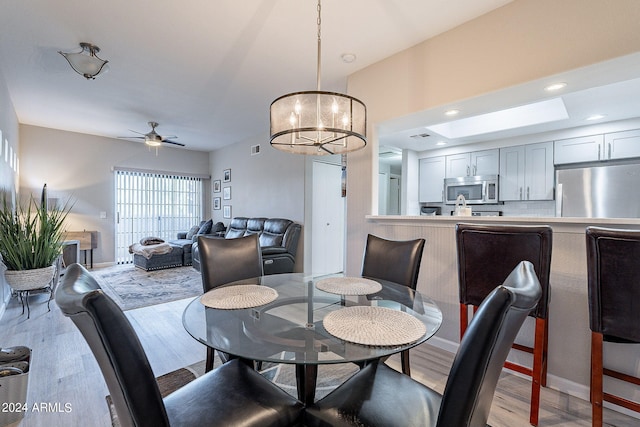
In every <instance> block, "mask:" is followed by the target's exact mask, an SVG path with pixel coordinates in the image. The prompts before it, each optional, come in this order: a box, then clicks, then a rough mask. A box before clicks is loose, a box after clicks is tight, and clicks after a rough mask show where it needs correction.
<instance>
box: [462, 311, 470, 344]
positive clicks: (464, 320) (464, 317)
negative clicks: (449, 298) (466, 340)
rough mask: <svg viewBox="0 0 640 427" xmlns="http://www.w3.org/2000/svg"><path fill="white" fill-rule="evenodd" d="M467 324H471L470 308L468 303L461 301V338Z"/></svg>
mask: <svg viewBox="0 0 640 427" xmlns="http://www.w3.org/2000/svg"><path fill="white" fill-rule="evenodd" d="M467 325H469V308H468V307H467V305H466V304H462V303H460V340H462V337H463V336H464V332H465V331H466V330H467Z"/></svg>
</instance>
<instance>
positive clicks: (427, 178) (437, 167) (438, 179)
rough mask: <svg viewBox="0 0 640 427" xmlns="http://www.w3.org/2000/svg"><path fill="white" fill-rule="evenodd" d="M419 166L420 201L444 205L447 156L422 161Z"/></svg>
mask: <svg viewBox="0 0 640 427" xmlns="http://www.w3.org/2000/svg"><path fill="white" fill-rule="evenodd" d="M419 164H420V166H419V178H418V179H419V185H418V192H419V195H418V198H419V201H420V202H421V203H443V202H444V177H445V156H439V157H428V158H425V159H420V163H419Z"/></svg>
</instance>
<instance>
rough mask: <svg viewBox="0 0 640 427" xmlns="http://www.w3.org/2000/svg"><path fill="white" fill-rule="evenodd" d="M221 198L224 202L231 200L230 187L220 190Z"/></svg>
mask: <svg viewBox="0 0 640 427" xmlns="http://www.w3.org/2000/svg"><path fill="white" fill-rule="evenodd" d="M222 198H223V199H224V200H231V187H224V188H223V189H222Z"/></svg>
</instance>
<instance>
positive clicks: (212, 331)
mask: <svg viewBox="0 0 640 427" xmlns="http://www.w3.org/2000/svg"><path fill="white" fill-rule="evenodd" d="M319 280H321V279H320V278H318V279H314V278H312V277H309V276H306V275H304V274H302V273H290V274H275V275H269V276H262V277H258V278H255V279H250V280H243V281H239V282H234V283H230V284H228V285H225V287H228V286H234V285H238V284H258V285H261V286H266V287H269V288H271V289H274V290H275V291H276V292H277V297H276V298H275V300H273V301H272V302H269V303H267V304H264V305H260V306H257V307H252V308H244V309H216V308H210V307H207V306H205V305H204V304H203V303H202V301H201V297H197V298H195V299H194V300H193V301H192V302H191V303H189V305H188V306H187V308H186V309H185V311H184V313H183V317H182V322H183V325H184V327H185V329H186V330H187V332H188V333H189V334H190V335H191V336H193V337H194V338H195V339H197V340H198V341H200V342H202V343H203V344H205V345H207V346H209V347H212V348H214V349H216V350H219V351H222V352H225V353H229V354H232V355H235V356H238V357H242V358H246V359H251V360H259V361H264V362H275V363H294V364H305V365H308V364H313V365H317V364H328V363H344V362H361V361H367V360H372V359H377V358H380V357H385V356H388V355H391V354H394V353H398V352H401V351H403V350H406V349H409V348H411V347H414V346H416V345H419V344H421V343H423V342H424V341H426V340H427V339H429V338H431V337H432V336H433V335H434V334H435V333H436V332H437V331H438V328H439V327H440V325H441V324H442V312H441V311H440V309H439V308H438V306H437V305H436V304H435V303H434V302H433V301H432V300H431V299H430V298H427V297H425V296H423V295H421V294H420V293H419V292H417V291H413V290H411V289H409V288H407V287H406V286H401V285H398V284H395V283H391V282H386V281H381V280H376V282H379V283H380V284H381V285H382V289H381V290H380V291H378V292H375V293H372V294H368V295H354V296H351V295H349V296H346V295H339V294H334V293H330V292H325V291H322V290H320V289H318V288H317V287H316V283H317V282H318V281H319ZM216 289H220V288H216ZM214 291H215V289H214ZM210 292H211V291H210ZM355 306H367V307H385V308H387V309H391V310H395V311H401V312H404V313H407V314H409V315H411V316H412V317H414V318H415V319H418V320H419V321H420V322H421V323H422V324H423V325H424V327H425V329H426V332H425V333H424V334H423V335H422V336H421V337H419V338H418V339H417V340H416V341H412V342H410V343H407V344H403V345H391V346H369V345H364V344H357V343H353V342H348V341H345V340H343V339H340V338H337V337H335V336H333V335H331V334H330V333H329V332H327V330H326V329H325V327H324V325H323V319H324V317H325V316H327V315H328V314H329V313H332V312H335V311H337V310H341V309H345V308H347V307H355Z"/></svg>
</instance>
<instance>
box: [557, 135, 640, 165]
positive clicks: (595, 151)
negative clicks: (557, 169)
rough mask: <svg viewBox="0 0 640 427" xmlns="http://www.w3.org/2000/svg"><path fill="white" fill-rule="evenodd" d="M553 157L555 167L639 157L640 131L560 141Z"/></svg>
mask: <svg viewBox="0 0 640 427" xmlns="http://www.w3.org/2000/svg"><path fill="white" fill-rule="evenodd" d="M554 157H555V164H556V165H563V164H569V163H581V162H595V161H606V160H616V159H629V158H633V157H640V129H635V130H628V131H623V132H612V133H607V134H604V135H591V136H583V137H579V138H569V139H561V140H558V141H555V143H554Z"/></svg>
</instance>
